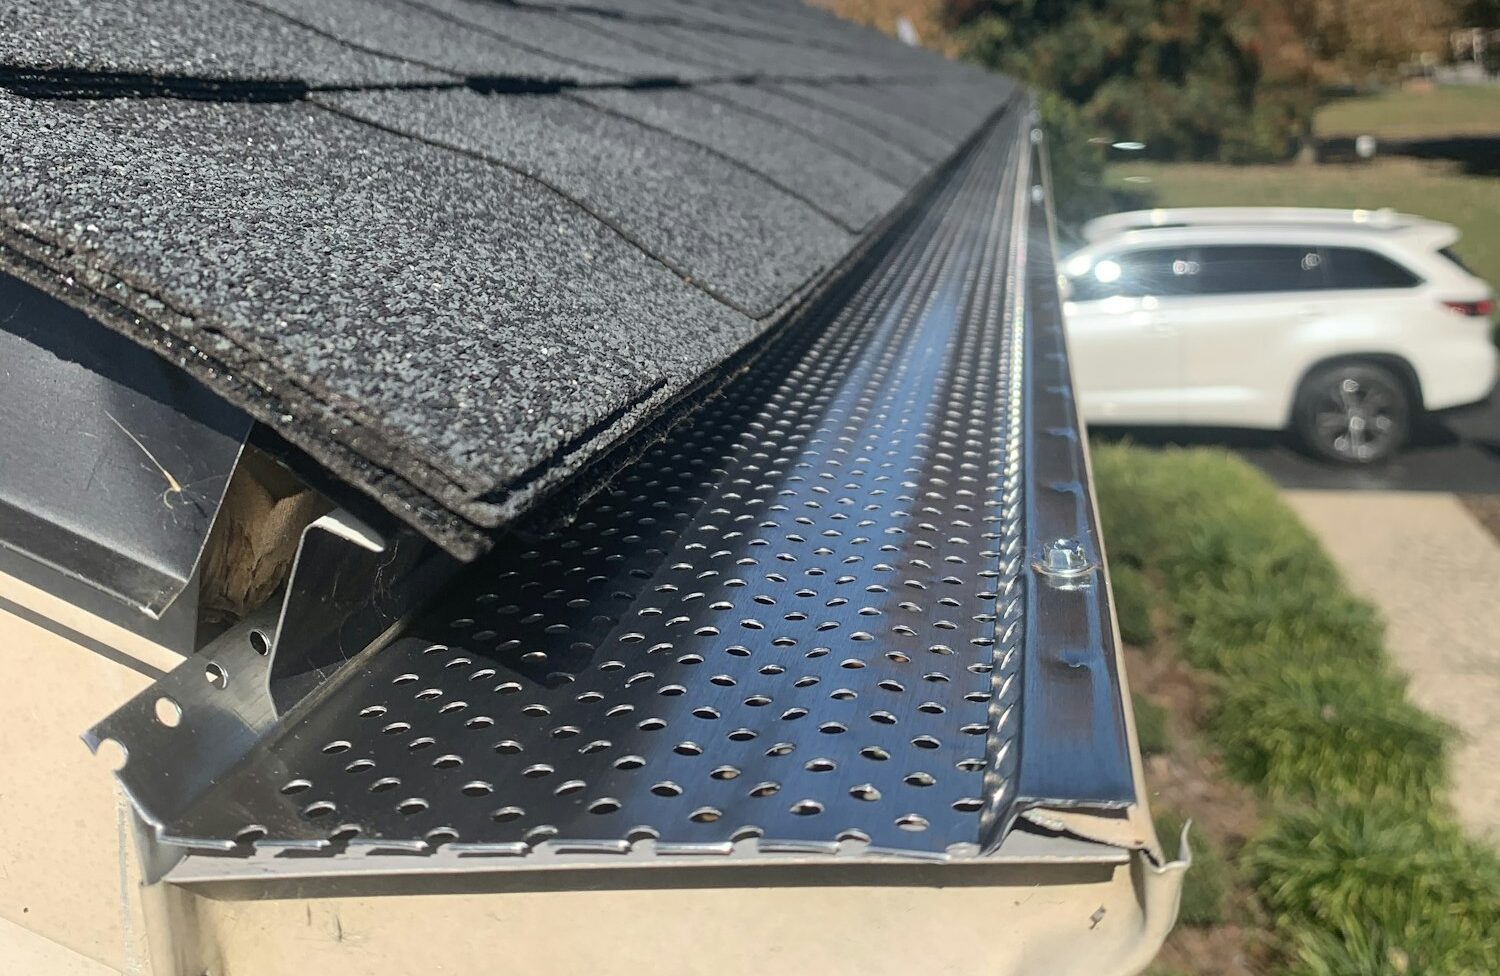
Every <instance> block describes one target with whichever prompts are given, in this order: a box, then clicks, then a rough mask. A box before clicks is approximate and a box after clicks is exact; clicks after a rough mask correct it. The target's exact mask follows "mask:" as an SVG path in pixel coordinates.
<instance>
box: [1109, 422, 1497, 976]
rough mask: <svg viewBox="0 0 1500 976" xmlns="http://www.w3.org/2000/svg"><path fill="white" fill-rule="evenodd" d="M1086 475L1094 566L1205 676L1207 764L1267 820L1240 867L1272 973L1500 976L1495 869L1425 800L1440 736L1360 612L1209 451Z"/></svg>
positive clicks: (1254, 484) (1312, 546) (1156, 455)
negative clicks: (1093, 511) (1158, 602)
mask: <svg viewBox="0 0 1500 976" xmlns="http://www.w3.org/2000/svg"><path fill="white" fill-rule="evenodd" d="M1094 473H1095V482H1096V486H1097V489H1098V497H1099V509H1100V514H1101V517H1102V519H1103V522H1104V526H1105V534H1106V537H1107V540H1108V544H1109V550H1110V554H1111V557H1112V558H1113V559H1117V560H1120V561H1122V562H1123V563H1127V564H1129V565H1130V566H1132V567H1144V568H1146V569H1148V570H1150V572H1151V578H1152V579H1153V580H1156V581H1159V582H1160V584H1161V585H1160V589H1159V590H1158V591H1157V592H1158V594H1159V595H1160V596H1161V597H1162V598H1163V599H1165V600H1166V601H1167V602H1168V603H1169V604H1170V606H1171V608H1172V610H1173V613H1174V615H1175V616H1176V618H1177V619H1178V620H1180V621H1181V623H1182V626H1183V640H1182V646H1183V651H1184V653H1185V655H1186V657H1187V659H1188V660H1189V661H1190V662H1191V663H1193V664H1194V665H1196V666H1198V667H1200V668H1203V669H1206V670H1209V671H1212V672H1215V673H1216V674H1218V675H1219V676H1220V678H1219V680H1218V681H1217V682H1216V683H1215V687H1216V688H1217V697H1218V701H1217V703H1216V707H1215V708H1214V711H1213V715H1212V718H1211V721H1210V723H1209V732H1210V735H1211V737H1212V739H1213V740H1214V742H1215V743H1216V744H1217V745H1218V746H1219V747H1220V749H1221V751H1222V753H1223V758H1224V761H1225V764H1226V767H1227V768H1228V770H1229V771H1230V772H1231V773H1232V774H1233V775H1235V776H1236V777H1238V778H1240V779H1242V780H1245V781H1246V782H1249V783H1251V784H1254V785H1256V786H1257V787H1259V788H1260V789H1261V790H1262V791H1264V792H1265V793H1266V794H1268V795H1269V796H1271V797H1272V798H1273V799H1274V800H1275V801H1276V802H1277V804H1278V807H1277V809H1276V811H1275V813H1274V814H1273V816H1272V817H1271V818H1270V819H1269V821H1268V824H1267V827H1266V829H1265V831H1264V832H1263V833H1262V835H1261V836H1260V837H1259V838H1258V839H1257V840H1256V841H1255V842H1254V843H1253V844H1252V845H1251V848H1250V849H1249V851H1248V853H1247V855H1246V866H1247V868H1248V871H1249V872H1250V874H1251V875H1252V876H1253V882H1254V885H1255V888H1256V891H1257V893H1258V895H1259V897H1260V899H1261V901H1262V902H1263V903H1264V904H1265V906H1266V908H1267V909H1268V910H1269V911H1270V913H1271V914H1272V916H1273V917H1274V919H1275V925H1276V931H1277V933H1278V934H1279V935H1280V937H1281V940H1282V945H1283V946H1284V948H1285V949H1286V962H1287V964H1288V966H1289V967H1290V969H1289V971H1290V972H1292V973H1295V974H1298V976H1365V974H1369V976H1375V974H1410V976H1418V974H1424V976H1471V974H1472V976H1478V974H1480V973H1500V859H1497V857H1496V854H1495V852H1493V851H1491V850H1489V849H1488V848H1486V847H1484V846H1483V845H1480V844H1476V843H1474V842H1471V841H1469V840H1466V839H1465V838H1464V837H1463V835H1462V833H1461V832H1460V830H1459V828H1458V827H1457V825H1456V824H1455V823H1454V822H1453V821H1452V817H1451V813H1450V811H1449V810H1448V809H1447V807H1446V805H1445V804H1444V803H1443V802H1442V790H1443V787H1444V785H1445V771H1446V764H1445V750H1446V746H1447V743H1448V740H1449V738H1450V731H1449V729H1448V728H1447V727H1446V726H1445V725H1444V724H1443V723H1442V722H1440V721H1438V720H1437V719H1435V718H1433V717H1431V716H1429V715H1427V714H1425V713H1424V712H1422V711H1421V710H1419V709H1418V708H1416V707H1415V706H1413V705H1412V704H1410V703H1409V702H1408V701H1407V700H1406V697H1405V683H1404V681H1403V680H1402V679H1400V678H1399V677H1397V676H1396V675H1395V674H1394V673H1393V672H1392V670H1391V669H1390V666H1389V664H1388V662H1387V659H1386V656H1385V652H1384V648H1383V645H1382V628H1381V626H1380V623H1379V620H1378V618H1377V616H1376V614H1375V612H1374V610H1373V609H1372V608H1371V607H1370V606H1369V605H1368V604H1366V603H1365V602H1364V601H1362V600H1359V599H1357V598H1355V597H1353V596H1352V595H1350V594H1349V592H1348V591H1347V590H1346V589H1345V587H1344V584H1343V581H1342V580H1341V579H1340V577H1339V574H1338V572H1337V570H1336V569H1335V567H1334V566H1333V564H1332V562H1331V561H1330V560H1329V559H1328V557H1327V556H1326V555H1325V554H1324V553H1323V551H1322V549H1321V548H1320V547H1319V546H1318V544H1317V542H1316V540H1315V539H1314V538H1313V536H1312V535H1311V534H1310V533H1309V532H1308V531H1307V530H1306V529H1305V528H1304V527H1303V526H1302V525H1301V524H1300V523H1299V522H1298V521H1297V519H1296V518H1295V516H1294V515H1293V514H1292V513H1291V512H1290V510H1288V509H1287V508H1286V506H1285V505H1284V504H1282V502H1281V500H1280V499H1279V497H1278V496H1277V494H1276V491H1275V489H1274V488H1273V487H1272V486H1271V484H1270V483H1269V482H1268V481H1267V480H1266V479H1265V478H1264V477H1262V476H1261V475H1260V474H1259V473H1257V472H1255V471H1254V470H1252V469H1251V468H1250V467H1249V466H1248V465H1246V464H1245V463H1244V462H1242V461H1239V460H1237V459H1235V458H1232V457H1230V456H1228V455H1226V454H1225V453H1224V452H1221V451H1203V450H1194V451H1183V450H1166V451H1160V452H1145V451H1136V450H1133V449H1130V448H1126V447H1120V446H1103V447H1100V448H1099V449H1097V450H1096V451H1095V452H1094ZM1128 575H1129V573H1128V572H1127V576H1128ZM1129 585H1130V584H1129V583H1127V584H1126V586H1127V587H1128V586H1129ZM1122 602H1123V601H1122ZM1165 829H1166V828H1165V827H1163V828H1162V831H1163V832H1165ZM1195 849H1196V848H1195ZM1202 870H1203V869H1202V867H1201V859H1200V866H1199V867H1195V868H1194V870H1193V871H1190V872H1189V873H1188V876H1187V883H1188V884H1190V885H1191V884H1193V883H1194V882H1193V878H1194V874H1195V873H1197V872H1199V871H1202ZM1210 873H1211V872H1210ZM1209 901H1211V899H1209ZM1199 903H1200V900H1199V898H1198V896H1194V901H1193V902H1192V903H1191V904H1192V905H1193V906H1196V905H1197V904H1199ZM1196 911H1197V909H1196V907H1190V902H1189V900H1188V899H1187V897H1186V896H1185V898H1184V902H1183V916H1182V917H1183V920H1184V922H1188V923H1189V924H1192V923H1191V919H1192V918H1193V917H1195V914H1196Z"/></svg>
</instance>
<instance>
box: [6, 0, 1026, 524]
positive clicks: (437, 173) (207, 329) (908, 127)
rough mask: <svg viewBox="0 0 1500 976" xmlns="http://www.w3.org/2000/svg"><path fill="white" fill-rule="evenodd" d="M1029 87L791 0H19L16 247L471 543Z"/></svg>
mask: <svg viewBox="0 0 1500 976" xmlns="http://www.w3.org/2000/svg"><path fill="white" fill-rule="evenodd" d="M1009 94H1010V87H1009V84H1008V83H1007V82H1004V81H1003V80H1001V79H997V78H993V77H991V76H986V75H983V74H981V73H979V72H977V71H975V70H973V69H970V68H967V67H963V66H959V65H954V64H951V63H949V62H946V61H943V60H942V59H940V58H937V57H936V56H934V55H931V54H928V53H926V52H922V51H918V50H914V49H911V48H908V47H905V46H902V45H899V44H897V43H895V42H893V41H889V40H888V39H886V38H883V37H881V36H879V35H876V34H873V33H871V32H866V31H863V30H860V29H858V28H854V27H851V26H849V25H847V24H843V23H841V22H839V21H836V20H834V19H833V18H831V17H828V16H826V15H825V14H823V13H822V12H821V11H817V10H813V9H811V8H805V7H802V6H801V5H799V4H796V3H793V2H790V0H767V2H765V3H763V4H760V5H757V8H756V10H755V11H754V16H753V17H751V16H748V15H747V11H746V10H745V8H744V7H742V6H740V5H736V4H730V3H715V2H703V0H699V2H690V0H590V2H588V3H586V4H585V3H573V2H570V0H548V2H545V3H536V4H522V3H501V2H494V0H21V2H20V3H18V4H17V3H13V4H10V5H7V7H6V9H5V10H4V11H0V133H3V134H4V136H5V138H6V141H7V143H8V144H9V145H10V146H12V147H13V148H12V150H10V151H8V152H6V153H5V154H4V155H3V156H0V268H3V269H4V270H7V271H10V272H12V273H16V274H19V275H20V276H22V277H24V278H26V279H27V280H30V281H33V282H34V283H36V284H38V285H41V286H42V287H44V288H47V289H48V290H49V291H52V292H53V293H54V294H57V295H59V296H60V297H63V298H64V299H65V300H67V301H69V302H71V303H73V304H75V305H78V306H80V307H84V308H86V309H88V310H89V311H91V312H92V313H93V314H94V315H95V316H96V317H98V318H99V319H100V320H101V321H103V322H105V323H106V324H107V325H109V326H111V327H113V328H115V329H118V330H120V331H123V332H125V333H127V334H129V335H132V336H133V337H135V338H136V339H138V340H139V341H141V342H142V343H145V344H148V345H150V346H152V347H153V348H156V349H157V350H158V351H159V352H160V353H161V354H162V355H164V356H166V357H168V358H170V359H172V360H174V361H176V362H178V363H179V364H181V365H182V366H183V367H184V368H186V369H188V370H189V371H190V372H193V373H194V374H195V375H197V376H199V377H200V378H202V379H204V380H205V381H206V382H208V383H209V384H210V386H212V387H213V388H214V389H216V390H217V391H219V392H220V393H221V394H222V395H224V396H225V397H226V398H227V399H229V400H231V401H233V402H235V403H237V404H240V405H241V406H244V407H245V408H246V409H248V410H250V411H251V412H252V413H253V414H254V415H255V416H256V417H257V418H258V419H260V420H262V421H263V422H265V423H267V424H269V425H270V426H272V427H274V428H275V429H276V430H278V431H279V432H280V433H281V434H282V435H283V436H285V437H286V438H287V439H288V440H290V441H292V442H293V443H295V444H298V445H300V446H301V447H302V448H304V449H305V450H307V451H308V452H309V453H310V454H312V455H313V456H314V457H316V458H318V459H319V460H321V461H322V462H323V463H324V464H326V465H327V466H329V467H330V468H331V469H332V470H333V471H334V472H336V473H337V474H338V475H340V476H341V477H342V478H344V479H345V480H347V481H349V482H351V483H352V484H354V485H356V486H357V487H360V488H362V489H364V490H365V491H366V492H368V493H369V494H370V495H372V496H373V497H375V498H376V499H377V500H378V501H380V502H381V503H382V504H384V505H385V506H386V507H387V508H389V509H390V510H391V511H393V512H394V513H396V514H397V515H398V516H400V517H402V518H404V519H406V520H407V521H408V522H411V523H412V524H414V525H417V526H418V527H419V528H421V529H422V530H423V531H425V532H427V533H428V534H429V535H431V536H432V537H434V538H436V539H438V540H439V541H441V542H443V543H444V544H445V545H447V546H448V547H449V548H450V549H452V550H453V551H455V552H458V553H460V554H471V553H473V552H475V551H478V550H479V549H480V548H481V547H482V546H483V544H484V541H485V538H486V535H485V530H488V529H492V528H494V527H496V526H498V525H500V524H502V523H503V522H505V521H506V520H508V519H510V518H512V517H513V516H514V515H516V514H517V513H518V512H520V511H522V510H523V509H525V508H526V507H527V506H528V505H530V504H532V503H533V502H534V500H535V499H536V498H537V497H539V496H540V495H541V494H542V493H543V492H544V491H545V489H546V488H547V487H549V486H550V485H553V484H555V483H556V482H558V481H559V480H560V479H562V478H564V477H566V476H568V475H569V474H571V473H573V472H575V471H577V470H578V469H579V468H581V467H582V466H584V465H586V464H587V463H588V462H589V461H590V460H591V459H592V458H594V457H596V456H597V455H599V454H600V453H601V452H602V451H604V450H606V449H607V448H609V447H610V446H612V445H614V444H615V443H617V442H618V441H619V439H620V438H621V437H622V436H624V435H625V434H626V433H628V432H630V431H631V430H633V429H635V428H636V427H637V426H639V425H640V424H641V423H643V422H644V421H646V420H648V419H650V418H651V417H653V416H655V415H656V414H657V413H659V411H660V410H661V409H662V408H663V407H664V406H665V405H667V404H668V403H671V402H673V401H674V400H675V399H676V398H678V397H679V396H681V395H682V394H683V393H684V392H685V391H688V390H690V389H692V388H693V386H694V384H695V383H696V382H697V381H698V380H699V378H700V377H701V376H702V375H703V374H704V373H705V372H706V371H708V370H711V369H713V368H714V367H716V366H717V365H719V364H720V363H722V362H723V361H724V360H725V359H726V358H727V357H729V356H731V355H732V354H734V353H736V352H737V351H739V350H741V349H742V348H743V347H745V346H746V344H747V343H749V342H751V341H752V340H753V339H754V338H755V337H756V336H757V335H759V334H761V333H762V332H764V331H765V330H766V329H767V328H769V327H771V326H772V325H774V324H775V323H777V322H779V321H781V320H782V319H783V318H784V317H785V316H786V315H787V314H788V312H789V310H791V309H793V308H795V306H796V305H797V303H798V302H799V301H800V300H802V299H804V298H805V297H806V296H807V295H808V294H809V293H810V292H811V291H812V290H813V289H815V288H816V287H817V286H818V284H819V283H820V282H822V281H824V280H826V279H827V278H828V277H829V276H830V274H831V273H833V272H834V271H836V270H837V269H838V268H839V267H840V266H841V265H842V264H843V263H845V262H846V261H847V260H848V259H849V257H850V255H851V254H852V253H854V252H855V251H856V250H857V249H858V248H859V246H860V244H861V241H862V240H863V239H864V237H865V236H866V235H868V234H869V233H871V232H872V230H873V229H874V228H876V227H877V226H878V225H879V224H880V222H881V221H882V219H884V218H886V217H888V216H889V215H891V214H892V213H893V212H894V211H895V210H896V209H897V208H898V207H899V206H900V205H901V203H902V201H903V199H905V198H906V197H907V196H908V195H909V194H910V193H912V191H913V190H914V188H916V187H917V186H918V185H919V184H920V183H921V182H922V181H923V180H924V179H925V178H927V177H928V176H929V175H931V174H932V173H933V172H934V170H935V169H936V168H937V167H938V166H939V165H940V164H941V163H942V162H943V161H945V160H946V159H948V158H950V157H951V156H952V155H953V154H954V153H955V152H956V150H957V149H958V148H959V147H960V145H962V144H963V143H964V142H965V140H967V139H968V137H969V136H971V135H972V134H973V133H975V132H976V131H977V130H978V129H979V128H980V126H981V125H982V124H983V122H984V121H985V120H986V119H987V118H988V117H990V116H991V115H992V114H993V112H994V111H995V110H997V109H998V108H999V106H1000V105H1001V104H1002V103H1003V102H1004V101H1005V100H1007V99H1008V97H1009Z"/></svg>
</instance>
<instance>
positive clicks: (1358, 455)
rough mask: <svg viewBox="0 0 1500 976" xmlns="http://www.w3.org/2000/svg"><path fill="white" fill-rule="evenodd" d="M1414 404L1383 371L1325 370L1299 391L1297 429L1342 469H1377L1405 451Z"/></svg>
mask: <svg viewBox="0 0 1500 976" xmlns="http://www.w3.org/2000/svg"><path fill="white" fill-rule="evenodd" d="M1411 414H1412V403H1411V395H1410V394H1409V393H1408V392H1407V388H1406V384H1404V383H1403V382H1401V378H1400V377H1399V376H1397V375H1396V374H1395V373H1394V372H1392V371H1391V370H1389V369H1387V368H1386V367H1384V366H1379V365H1376V364H1375V363H1371V362H1363V361H1357V360H1351V361H1349V362H1343V363H1334V364H1332V365H1328V366H1321V367H1319V368H1318V369H1315V370H1313V372H1312V373H1310V374H1308V376H1307V378H1306V379H1304V380H1303V381H1302V386H1301V387H1299V388H1298V390H1297V399H1296V402H1295V403H1294V404H1293V409H1292V425H1293V428H1294V429H1295V431H1296V434H1297V436H1298V438H1299V439H1300V440H1301V441H1302V444H1303V445H1304V446H1305V447H1306V448H1307V449H1308V450H1309V451H1311V452H1312V453H1313V454H1315V455H1317V456H1318V457H1321V458H1326V459H1327V460H1330V461H1336V462H1338V463H1340V464H1351V465H1359V464H1376V463H1378V462H1380V461H1384V460H1387V459H1388V458H1390V457H1391V456H1392V455H1394V454H1396V453H1397V452H1398V451H1400V450H1401V448H1402V447H1403V446H1405V444H1406V441H1407V438H1408V437H1409V436H1410V433H1411Z"/></svg>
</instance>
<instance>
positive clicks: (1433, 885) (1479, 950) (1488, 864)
mask: <svg viewBox="0 0 1500 976" xmlns="http://www.w3.org/2000/svg"><path fill="white" fill-rule="evenodd" d="M1247 862H1248V865H1249V868H1250V870H1251V872H1252V874H1253V876H1254V880H1255V884H1256V888H1257V891H1258V893H1259V894H1260V897H1261V899H1262V900H1263V901H1264V903H1265V904H1266V906H1267V908H1269V909H1270V911H1271V913H1272V915H1273V917H1274V919H1275V922H1276V925H1277V927H1278V929H1279V930H1281V931H1282V932H1283V934H1285V935H1286V936H1287V937H1288V938H1289V940H1290V942H1291V943H1292V945H1293V947H1294V951H1295V954H1296V960H1297V962H1296V965H1295V967H1294V971H1295V972H1298V973H1306V974H1309V976H1312V974H1330V976H1331V974H1334V973H1337V974H1339V976H1347V974H1360V973H1367V972H1368V973H1391V972H1406V973H1412V974H1417V973H1432V974H1439V973H1441V974H1475V976H1477V974H1480V973H1496V972H1500V861H1497V859H1496V856H1495V853H1494V852H1493V851H1491V850H1489V849H1488V848H1486V847H1484V846H1483V845H1482V844H1478V843H1475V842H1473V841H1470V840H1468V839H1466V838H1465V837H1464V836H1463V834H1462V833H1461V832H1460V831H1459V829H1458V828H1457V827H1456V826H1454V825H1453V824H1452V823H1448V822H1444V821H1440V820H1438V819H1436V818H1435V817H1431V816H1421V815H1419V814H1417V813H1416V812H1415V811H1413V810H1412V809H1411V808H1408V807H1402V806H1396V805H1391V804H1387V803H1380V802H1373V803H1363V804H1354V803H1350V804H1331V805H1330V804H1325V805H1323V806H1320V807H1315V808H1314V807H1308V808H1301V809H1295V810H1289V811H1285V812H1283V813H1282V815H1280V816H1278V817H1276V818H1275V819H1273V820H1272V821H1271V823H1270V826H1269V828H1268V829H1267V830H1266V832H1265V833H1264V834H1263V835H1262V836H1261V837H1260V838H1258V839H1257V840H1256V841H1255V842H1254V844H1253V845H1252V847H1251V849H1250V850H1249V852H1248V854H1247Z"/></svg>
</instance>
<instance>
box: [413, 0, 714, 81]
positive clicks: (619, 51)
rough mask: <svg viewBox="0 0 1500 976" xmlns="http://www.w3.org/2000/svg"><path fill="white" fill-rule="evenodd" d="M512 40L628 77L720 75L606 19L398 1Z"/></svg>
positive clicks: (475, 3)
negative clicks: (615, 30) (621, 32)
mask: <svg viewBox="0 0 1500 976" xmlns="http://www.w3.org/2000/svg"><path fill="white" fill-rule="evenodd" d="M399 2H404V3H411V4H413V5H415V6H418V7H422V8H425V9H427V10H430V11H433V12H435V13H437V14H438V15H439V16H441V17H445V18H447V19H449V20H451V21H453V22H455V23H458V24H461V25H465V26H467V27H469V28H471V29H477V30H480V31H483V32H485V33H488V34H490V35H492V36H495V37H499V38H503V39H505V40H507V41H509V42H510V43H512V44H516V45H518V46H521V47H524V48H527V49H529V50H532V51H537V52H539V53H542V54H547V55H550V56H552V57H557V58H566V59H568V60H570V61H575V62H578V63H581V64H586V65H590V66H592V67H594V68H597V69H599V70H603V71H611V72H615V73H617V74H620V75H624V76H626V77H629V78H660V79H670V80H676V81H698V80H703V79H709V78H713V77H717V76H719V75H721V74H722V72H720V71H719V70H718V69H716V68H715V67H714V66H713V65H711V64H707V63H704V62H700V61H697V60H696V59H693V58H691V57H685V56H674V54H673V52H671V51H669V50H667V49H666V48H665V46H654V47H645V46H642V45H641V44H639V43H636V42H635V41H634V40H631V39H628V38H623V37H619V36H615V35H614V34H612V33H611V30H610V29H611V27H612V26H614V24H613V23H612V22H611V20H610V19H609V18H605V17H598V16H590V15H587V14H575V13H567V12H562V13H558V12H553V11H549V10H538V9H534V8H527V7H513V6H509V5H507V4H502V3H492V2H488V0H399Z"/></svg>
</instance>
